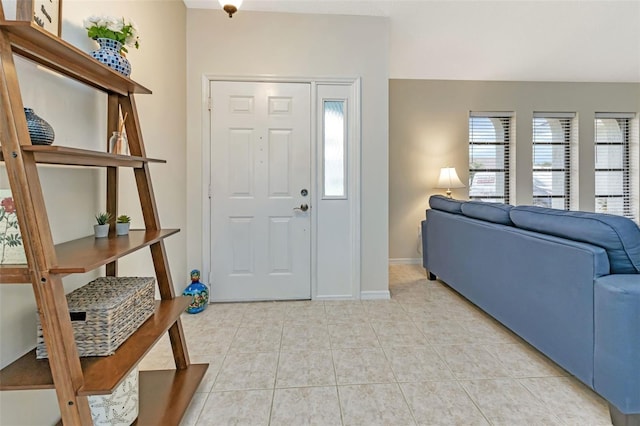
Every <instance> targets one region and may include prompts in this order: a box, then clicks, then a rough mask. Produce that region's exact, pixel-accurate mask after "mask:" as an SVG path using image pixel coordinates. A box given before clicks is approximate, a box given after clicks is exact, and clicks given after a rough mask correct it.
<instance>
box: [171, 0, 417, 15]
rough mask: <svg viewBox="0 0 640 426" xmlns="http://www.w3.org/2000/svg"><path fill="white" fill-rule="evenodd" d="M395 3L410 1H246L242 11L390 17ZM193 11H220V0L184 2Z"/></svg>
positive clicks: (241, 8)
mask: <svg viewBox="0 0 640 426" xmlns="http://www.w3.org/2000/svg"><path fill="white" fill-rule="evenodd" d="M394 1H396V2H397V1H408V0H244V1H243V3H242V6H240V10H241V11H242V10H255V11H260V12H289V13H320V14H337V15H362V16H389V13H390V10H391V4H392V3H393V2H394ZM184 3H185V4H186V6H187V7H188V8H192V9H220V4H219V3H218V0H184Z"/></svg>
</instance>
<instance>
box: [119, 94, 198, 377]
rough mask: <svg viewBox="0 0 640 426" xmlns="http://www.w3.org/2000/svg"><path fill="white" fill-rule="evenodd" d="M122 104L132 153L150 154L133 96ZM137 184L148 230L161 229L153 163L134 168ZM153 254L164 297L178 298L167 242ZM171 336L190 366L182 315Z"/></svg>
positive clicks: (179, 358) (179, 363)
mask: <svg viewBox="0 0 640 426" xmlns="http://www.w3.org/2000/svg"><path fill="white" fill-rule="evenodd" d="M119 101H120V107H121V108H122V111H123V113H126V114H127V115H128V117H129V119H128V120H127V122H126V123H125V126H126V129H127V138H128V139H129V150H130V152H131V155H137V156H143V157H146V152H145V149H144V144H143V142H142V131H141V129H140V125H139V123H140V120H139V118H138V111H137V109H136V104H135V100H134V98H133V95H131V94H130V95H129V96H120V97H119ZM134 174H135V178H136V184H137V186H138V195H139V197H140V205H141V206H142V215H143V217H144V223H145V227H146V229H148V230H159V229H161V226H160V218H159V215H158V207H157V205H156V201H155V196H154V193H153V185H152V184H151V172H150V170H149V164H148V163H145V164H143V166H142V167H141V168H139V169H135V170H134ZM150 249H151V257H152V258H153V265H154V267H155V271H156V279H157V281H158V289H159V290H160V297H161V298H162V299H165V300H168V299H173V298H174V297H175V292H174V289H173V282H172V279H171V273H170V271H169V262H168V260H167V253H166V250H165V247H164V242H163V241H159V242H157V243H155V244H152V245H151V246H150ZM169 339H170V340H171V348H172V350H173V358H174V360H175V363H176V368H178V369H185V368H187V367H188V366H189V364H190V360H189V354H188V352H187V344H186V340H185V336H184V331H183V329H182V323H181V322H180V318H178V319H177V320H176V322H175V323H174V324H173V326H171V328H170V329H169Z"/></svg>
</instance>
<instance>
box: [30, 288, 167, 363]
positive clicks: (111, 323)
mask: <svg viewBox="0 0 640 426" xmlns="http://www.w3.org/2000/svg"><path fill="white" fill-rule="evenodd" d="M154 284H155V279H154V278H148V277H101V278H97V279H95V280H94V281H91V282H90V283H88V284H86V285H84V286H82V287H80V288H78V289H76V290H74V291H72V292H71V293H69V294H67V304H68V305H69V314H70V315H71V324H72V326H73V335H74V337H75V339H76V346H77V348H78V354H79V355H80V356H104V355H112V354H113V353H114V352H115V350H116V349H117V348H118V347H119V346H120V345H121V344H122V343H123V342H124V341H125V340H127V338H128V337H129V336H131V335H132V334H133V333H134V332H135V331H136V330H137V329H138V327H140V325H142V323H143V322H145V321H146V320H147V318H149V317H150V316H151V315H152V314H153V311H154V309H155V301H154V296H155V286H154ZM36 357H37V358H38V359H40V358H47V357H48V355H47V347H46V345H45V343H44V337H43V333H42V325H41V323H40V316H39V315H38V345H37V347H36Z"/></svg>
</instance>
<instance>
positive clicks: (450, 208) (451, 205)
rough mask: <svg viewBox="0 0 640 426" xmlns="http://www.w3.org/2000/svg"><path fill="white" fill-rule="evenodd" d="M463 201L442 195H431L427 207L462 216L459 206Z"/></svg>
mask: <svg viewBox="0 0 640 426" xmlns="http://www.w3.org/2000/svg"><path fill="white" fill-rule="evenodd" d="M464 203H465V202H464V201H460V200H454V199H453V198H447V197H445V196H444V195H432V196H431V197H429V207H431V208H432V209H435V210H442V211H445V212H449V213H454V214H462V209H461V206H462V205H463V204H464Z"/></svg>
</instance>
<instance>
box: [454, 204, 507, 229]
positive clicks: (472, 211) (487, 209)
mask: <svg viewBox="0 0 640 426" xmlns="http://www.w3.org/2000/svg"><path fill="white" fill-rule="evenodd" d="M461 208H462V214H463V215H465V216H468V217H472V218H474V219H480V220H486V221H487V222H493V223H500V224H502V225H513V222H511V218H510V217H509V211H510V210H511V209H512V208H513V206H512V205H510V204H502V203H486V202H483V201H468V202H466V203H464V204H463V205H462V206H461Z"/></svg>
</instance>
